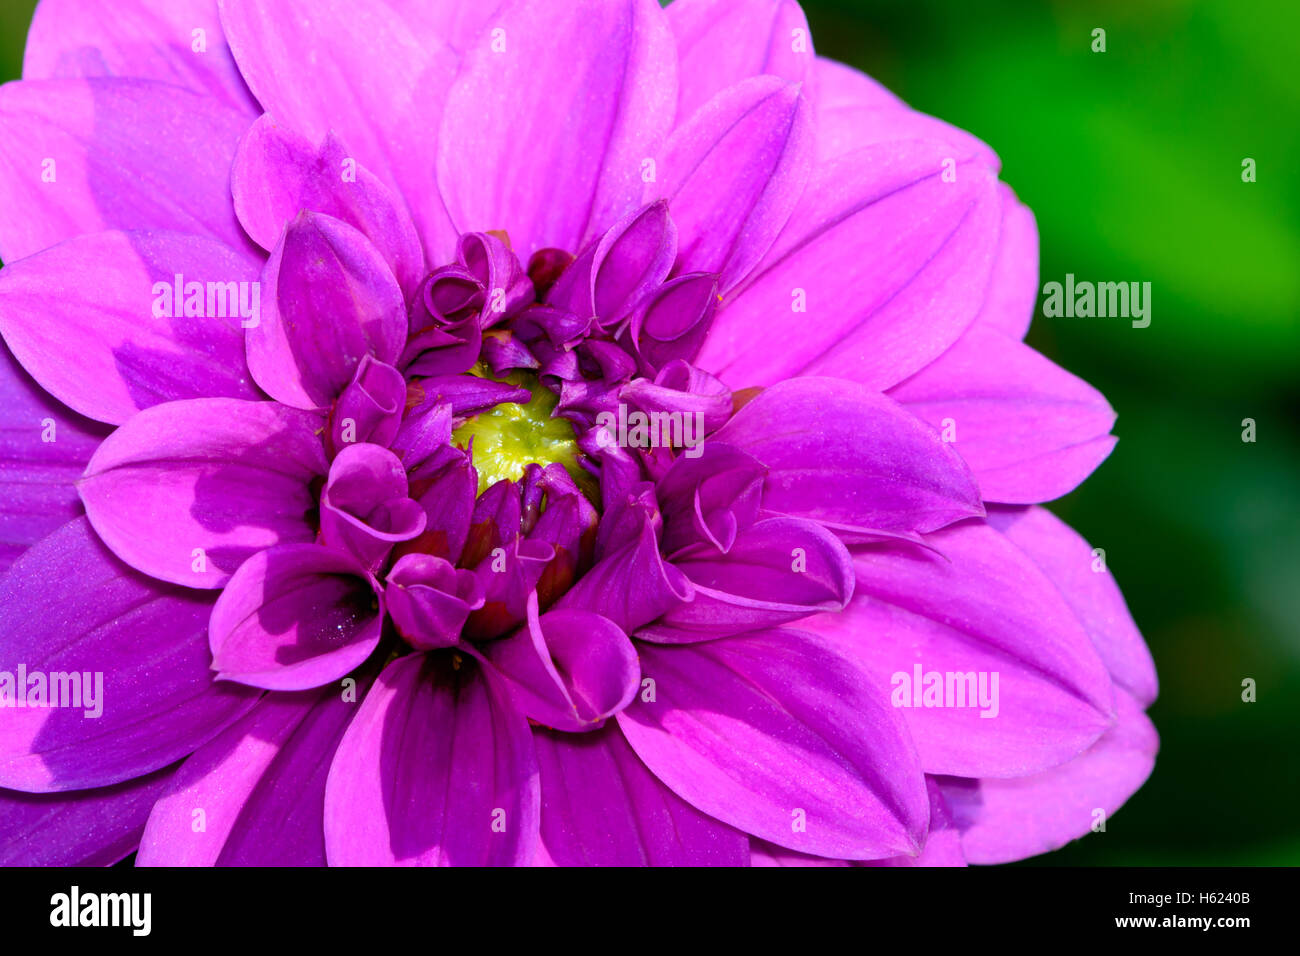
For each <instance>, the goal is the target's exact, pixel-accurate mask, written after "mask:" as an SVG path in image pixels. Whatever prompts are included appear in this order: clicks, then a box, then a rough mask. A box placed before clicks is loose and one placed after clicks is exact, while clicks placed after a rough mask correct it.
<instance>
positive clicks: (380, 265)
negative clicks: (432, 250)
mask: <svg viewBox="0 0 1300 956" xmlns="http://www.w3.org/2000/svg"><path fill="white" fill-rule="evenodd" d="M262 286H263V288H262V292H263V299H264V301H263V303H262V306H263V308H262V312H263V315H262V320H261V322H259V323H258V324H257V325H255V326H250V327H249V329H248V333H247V343H248V367H249V368H250V369H251V370H252V373H253V377H254V378H255V379H256V380H257V384H258V385H260V386H262V388H263V389H265V390H266V393H267V394H268V395H270V396H271V397H272V398H274V399H276V400H277V401H281V402H284V403H285V404H287V405H293V406H294V407H296V408H318V407H324V406H328V405H330V404H331V403H333V401H334V400H335V399H336V398H338V397H339V395H341V394H342V393H343V390H344V389H345V388H347V386H348V383H350V382H351V381H352V377H353V375H355V374H356V370H357V366H358V365H359V364H360V362H361V360H362V359H363V358H364V357H365V356H367V355H370V356H372V357H373V358H376V359H378V360H379V361H381V362H385V363H387V364H389V365H392V364H393V363H394V362H396V361H397V357H398V355H400V354H401V350H402V344H403V343H404V342H405V341H406V330H407V328H406V301H405V299H404V298H403V297H402V290H401V288H400V287H399V286H398V284H397V280H396V279H395V278H394V277H393V273H392V270H391V269H389V267H388V263H387V262H385V261H384V258H383V256H382V255H381V254H380V252H379V250H377V249H376V248H375V247H374V245H372V244H371V242H370V240H369V239H367V238H366V237H365V236H364V235H363V234H362V233H360V232H359V231H357V230H356V229H355V228H353V227H352V226H349V225H348V224H347V223H345V222H343V221H342V220H339V219H335V218H334V217H333V216H327V215H325V214H324V213H312V212H302V213H300V214H299V215H298V216H297V217H296V218H295V219H294V220H293V221H292V222H291V223H289V225H288V226H287V227H286V228H285V231H284V234H283V235H282V236H281V238H280V242H279V244H277V245H276V247H275V251H274V252H272V253H271V258H270V259H269V260H268V261H267V263H266V268H265V270H263V273H262Z"/></svg>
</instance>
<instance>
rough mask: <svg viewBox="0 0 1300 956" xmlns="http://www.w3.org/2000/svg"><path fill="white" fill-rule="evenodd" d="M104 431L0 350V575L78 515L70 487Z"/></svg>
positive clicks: (74, 490)
mask: <svg viewBox="0 0 1300 956" xmlns="http://www.w3.org/2000/svg"><path fill="white" fill-rule="evenodd" d="M108 432H109V428H108V426H106V425H101V424H100V423H99V422H92V421H91V420H90V419H88V418H82V417H81V416H80V415H78V414H77V413H76V412H74V411H72V410H71V409H69V408H67V407H65V406H63V405H61V404H59V403H58V402H56V401H55V400H54V399H53V398H51V397H50V396H49V395H47V394H46V393H45V392H44V391H43V390H42V389H41V388H40V386H38V385H37V384H36V383H35V382H33V381H32V379H31V376H29V375H28V374H27V373H26V372H24V371H23V369H22V366H20V365H19V364H18V363H17V362H16V361H15V360H14V357H13V356H12V355H10V354H9V350H8V349H5V348H3V347H0V571H4V570H5V569H6V568H7V567H9V565H10V564H12V563H13V561H14V559H15V558H17V557H18V556H19V555H20V554H22V553H23V552H24V551H25V550H27V548H29V547H30V546H31V545H33V544H35V543H36V542H37V541H39V540H41V538H43V537H45V536H46V535H47V534H49V533H50V532H51V531H55V530H57V529H58V528H60V527H62V526H63V525H64V524H65V523H67V522H68V521H71V520H72V519H73V518H75V517H77V516H78V515H80V514H81V513H82V509H81V499H80V498H79V497H77V488H76V485H75V484H74V483H75V482H76V480H77V479H78V478H80V477H81V473H82V472H83V471H85V469H86V462H88V461H90V456H91V455H92V454H94V452H95V449H96V448H97V447H98V446H99V443H100V441H102V440H103V438H104V436H105V435H106V434H108Z"/></svg>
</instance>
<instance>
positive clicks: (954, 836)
mask: <svg viewBox="0 0 1300 956" xmlns="http://www.w3.org/2000/svg"><path fill="white" fill-rule="evenodd" d="M925 789H926V792H927V793H928V794H929V795H930V832H929V833H927V834H926V837H925V846H924V847H923V848H922V850H921V852H920V854H919V855H918V856H893V857H885V858H884V859H881V860H869V861H867V862H865V863H863V864H862V865H863V866H965V865H966V856H965V854H964V853H962V849H961V833H960V832H959V831H958V830H957V826H956V824H954V823H953V820H952V811H951V810H950V809H949V808H948V802H947V801H946V800H945V799H944V797H943V791H942V789H941V788H940V786H939V783H938V779H937V778H935V777H926V778H925Z"/></svg>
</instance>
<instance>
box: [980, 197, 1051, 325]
mask: <svg viewBox="0 0 1300 956" xmlns="http://www.w3.org/2000/svg"><path fill="white" fill-rule="evenodd" d="M999 188H1000V189H1001V190H1002V234H1001V235H1000V236H999V237H998V252H997V258H996V259H994V261H993V274H992V275H991V276H990V277H989V287H988V291H987V292H985V294H984V306H983V308H981V309H980V313H979V315H978V316H976V318H975V324H976V325H986V326H991V327H992V328H995V329H997V330H998V331H999V332H1002V333H1003V334H1005V335H1009V336H1011V337H1012V338H1013V339H1023V338H1024V337H1025V333H1026V332H1028V331H1029V323H1030V322H1031V321H1032V320H1033V317H1034V310H1035V309H1036V308H1037V307H1038V223H1037V222H1036V221H1035V219H1034V214H1033V212H1032V211H1031V210H1030V209H1029V207H1028V206H1026V205H1025V204H1024V203H1022V202H1021V201H1020V200H1018V199H1017V198H1016V194H1015V193H1014V192H1013V191H1012V189H1011V187H1010V186H1008V185H1006V183H1003V184H1001V186H999Z"/></svg>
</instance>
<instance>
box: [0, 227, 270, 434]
mask: <svg viewBox="0 0 1300 956" xmlns="http://www.w3.org/2000/svg"><path fill="white" fill-rule="evenodd" d="M258 268H259V264H258V262H257V260H256V259H255V258H253V257H251V256H248V255H246V254H244V253H242V252H236V251H234V250H232V249H230V248H228V247H226V246H224V245H222V244H221V243H219V242H216V241H214V240H212V239H206V238H203V237H200V236H190V235H182V234H180V233H169V232H101V233H96V234H94V235H87V236H78V237H77V238H75V239H69V240H68V241H66V242H62V243H60V244H59V245H57V246H54V247H53V248H51V249H47V250H45V251H44V252H41V253H38V254H37V255H34V256H31V257H30V258H28V259H23V260H21V261H19V262H14V263H10V264H9V265H8V266H6V267H5V269H4V270H3V271H0V332H2V333H3V334H4V337H5V341H6V342H8V344H9V347H10V348H11V349H13V352H14V355H16V356H17V357H18V359H19V361H21V362H22V363H23V366H24V367H25V368H26V369H28V370H29V371H30V372H31V373H32V375H33V376H34V377H35V378H36V379H37V381H39V382H40V383H41V385H42V386H43V387H44V388H45V389H47V390H48V391H49V392H50V393H51V394H53V395H54V396H56V397H57V398H59V399H60V400H61V401H63V402H65V403H67V404H68V405H69V406H71V407H72V408H75V409H76V410H77V411H79V412H81V413H82V414H84V415H88V416H90V417H91V418H95V419H98V420H100V421H105V422H111V423H112V424H120V423H121V422H124V421H126V420H127V419H128V418H130V417H131V416H132V415H134V414H135V413H136V412H137V411H138V410H139V409H142V408H148V407H150V406H151V405H157V404H159V403H160V402H169V401H176V400H178V399H183V398H218V397H226V398H258V397H260V393H259V392H258V391H257V389H256V387H254V385H253V383H252V382H251V381H249V376H248V366H247V365H246V364H245V362H244V331H243V328H242V327H241V323H243V322H246V321H247V322H252V321H256V315H257V313H258V308H259V303H260V292H259V290H258V288H257V277H258ZM241 309H243V310H244V311H246V312H247V313H249V314H251V315H252V316H254V318H253V319H244V318H241Z"/></svg>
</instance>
